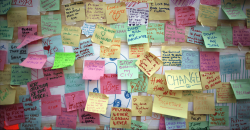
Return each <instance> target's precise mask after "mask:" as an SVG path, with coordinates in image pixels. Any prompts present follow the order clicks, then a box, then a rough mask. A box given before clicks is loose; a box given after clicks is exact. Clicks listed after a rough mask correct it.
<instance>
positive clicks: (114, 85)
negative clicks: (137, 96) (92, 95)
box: [100, 74, 121, 94]
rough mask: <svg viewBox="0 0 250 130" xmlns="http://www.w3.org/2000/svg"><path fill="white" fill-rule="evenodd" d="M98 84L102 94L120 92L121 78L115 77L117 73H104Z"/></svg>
mask: <svg viewBox="0 0 250 130" xmlns="http://www.w3.org/2000/svg"><path fill="white" fill-rule="evenodd" d="M100 84H101V93H103V94H121V80H119V79H117V74H104V76H103V77H101V79H100Z"/></svg>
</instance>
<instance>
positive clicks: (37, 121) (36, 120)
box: [19, 113, 42, 130]
mask: <svg viewBox="0 0 250 130" xmlns="http://www.w3.org/2000/svg"><path fill="white" fill-rule="evenodd" d="M41 124H42V116H41V114H40V113H39V114H32V115H25V123H21V124H20V125H19V127H20V129H21V130H25V129H35V130H37V129H41Z"/></svg>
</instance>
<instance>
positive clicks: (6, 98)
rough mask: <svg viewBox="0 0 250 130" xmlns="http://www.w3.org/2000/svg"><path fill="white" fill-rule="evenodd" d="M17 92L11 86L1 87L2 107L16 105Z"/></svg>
mask: <svg viewBox="0 0 250 130" xmlns="http://www.w3.org/2000/svg"><path fill="white" fill-rule="evenodd" d="M15 96H16V90H15V89H12V88H11V87H10V85H1V87H0V101H1V102H0V105H9V104H14V103H15Z"/></svg>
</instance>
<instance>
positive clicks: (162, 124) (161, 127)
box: [159, 115, 166, 130]
mask: <svg viewBox="0 0 250 130" xmlns="http://www.w3.org/2000/svg"><path fill="white" fill-rule="evenodd" d="M159 130H166V125H165V118H164V116H163V115H162V116H161V117H160V122H159Z"/></svg>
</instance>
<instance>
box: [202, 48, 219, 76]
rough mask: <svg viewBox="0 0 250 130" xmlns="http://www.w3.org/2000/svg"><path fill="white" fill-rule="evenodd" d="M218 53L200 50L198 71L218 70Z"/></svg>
mask: <svg viewBox="0 0 250 130" xmlns="http://www.w3.org/2000/svg"><path fill="white" fill-rule="evenodd" d="M219 59H220V53H219V52H204V51H203V52H202V51H200V71H216V72H219V71H220V61H219Z"/></svg>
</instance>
